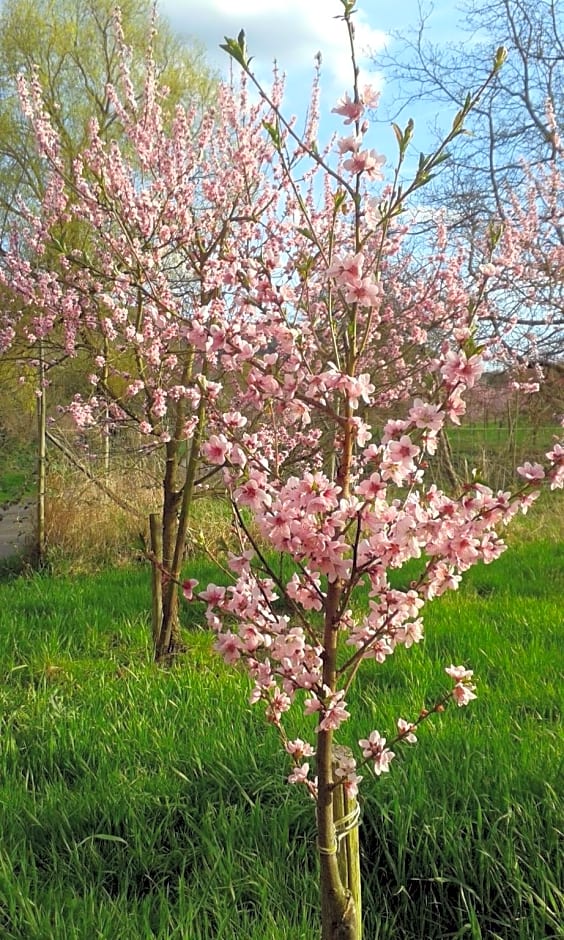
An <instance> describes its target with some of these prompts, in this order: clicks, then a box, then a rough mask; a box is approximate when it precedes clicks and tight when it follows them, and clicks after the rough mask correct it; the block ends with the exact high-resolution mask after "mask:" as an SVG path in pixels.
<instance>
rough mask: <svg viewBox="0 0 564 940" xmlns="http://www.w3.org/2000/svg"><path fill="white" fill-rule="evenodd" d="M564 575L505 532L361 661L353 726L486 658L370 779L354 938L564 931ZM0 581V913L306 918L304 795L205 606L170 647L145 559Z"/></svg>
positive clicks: (300, 726) (4, 925) (302, 926)
mask: <svg viewBox="0 0 564 940" xmlns="http://www.w3.org/2000/svg"><path fill="white" fill-rule="evenodd" d="M189 564H190V570H191V575H192V576H194V577H197V578H199V579H200V581H202V582H205V581H206V579H207V578H209V577H214V576H215V575H214V572H213V569H212V567H211V566H210V564H209V563H208V562H207V561H206V560H205V559H202V558H200V557H193V558H191V559H190V560H189ZM402 577H403V578H405V577H406V575H405V574H403V575H402V574H401V573H399V575H398V578H400V579H401V578H402ZM563 581H564V547H563V545H562V543H559V542H558V541H556V540H550V539H548V540H537V541H535V542H531V543H528V544H520V545H515V546H513V547H512V548H511V549H510V550H509V551H508V552H507V553H506V555H504V556H503V557H502V558H501V559H500V560H499V562H497V563H496V564H495V565H494V566H491V567H484V566H481V567H479V568H476V569H475V570H474V571H472V572H471V573H470V577H469V578H468V579H467V581H466V585H465V587H464V588H463V590H462V591H461V592H460V593H459V594H457V595H452V596H450V597H445V598H441V599H440V600H439V601H435V602H433V604H432V605H431V606H430V608H429V611H428V614H427V618H426V623H427V639H426V641H425V643H424V645H423V646H421V647H419V648H417V649H415V650H410V651H402V650H400V651H398V653H397V654H396V656H394V657H392V658H391V659H390V660H389V661H388V662H387V663H386V664H385V665H384V666H372V667H371V668H368V669H367V670H366V671H365V672H364V674H363V676H362V679H361V681H360V683H359V685H358V686H357V689H356V691H355V693H354V696H353V713H354V717H353V718H352V719H351V721H350V722H348V723H347V725H345V726H344V728H343V730H344V731H345V732H346V737H347V742H348V743H354V742H355V741H356V740H357V739H358V738H359V737H363V736H365V735H366V733H367V732H368V731H370V730H371V729H372V728H374V727H376V728H378V729H379V730H380V731H381V732H382V733H388V734H389V735H390V734H391V733H392V732H393V728H394V723H395V719H396V718H397V717H398V716H399V715H401V716H403V717H406V718H409V717H410V716H413V715H415V714H417V713H418V711H419V709H420V708H421V707H422V706H423V705H424V704H426V703H429V702H432V701H433V700H434V698H435V696H436V694H438V693H439V691H440V690H441V689H442V687H443V678H444V675H443V667H444V665H448V664H449V663H450V662H453V661H454V662H465V663H468V664H469V665H471V666H472V668H474V669H475V671H476V674H477V676H478V680H479V699H478V701H477V702H475V703H473V705H472V706H471V708H469V709H456V708H452V709H449V710H448V711H447V713H445V714H444V715H441V716H438V717H437V719H436V720H434V721H433V723H432V724H431V723H427V725H426V726H424V727H423V728H422V729H421V734H420V742H419V744H418V745H417V746H415V747H412V748H410V747H408V746H406V747H405V748H404V749H403V750H402V751H401V752H400V753H399V754H398V756H397V757H396V760H395V761H394V762H393V765H392V769H391V772H390V774H389V776H387V777H385V778H381V779H380V780H365V781H364V783H363V789H362V793H363V799H364V803H363V821H362V826H361V848H362V856H363V875H364V892H365V897H364V904H365V911H366V933H365V936H366V938H367V940H372V938H378V940H391V938H392V937H393V938H394V940H398V938H399V940H416V938H417V940H421V938H428V940H439V938H441V940H455V938H462V937H468V938H472V940H478V938H488V940H491V938H493V940H541V938H557V937H561V936H562V932H561V929H560V919H559V918H560V915H561V913H562V895H561V893H560V889H561V885H562V870H561V867H562V855H561V854H560V853H559V847H558V841H557V840H558V825H559V815H560V814H561V810H562V801H561V790H560V789H559V781H560V780H561V776H560V775H559V770H560V768H559V766H558V762H559V760H560V758H561V756H562V749H561V737H560V731H559V719H560V710H561V704H562V702H561V693H560V686H559V680H560V678H561V671H562V665H563V661H562V651H561V650H562V646H561V640H562V615H561V598H562V589H563V588H564V583H563ZM0 593H1V596H0V668H1V671H2V682H1V684H0V706H1V711H2V718H1V723H2V728H1V735H0V751H1V761H0V767H1V778H0V833H1V836H0V935H1V936H2V937H6V938H8V940H51V938H53V940H55V938H56V940H67V938H68V940H71V938H72V940H75V938H76V940H78V938H84V940H86V938H88V940H89V938H92V937H100V938H108V940H110V938H111V940H134V938H135V940H138V938H140V940H145V938H146V940H149V938H153V937H156V938H160V940H165V938H184V940H215V938H219V940H238V938H241V937H245V938H249V940H275V938H276V940H279V938H288V940H294V938H295V940H313V938H316V937H317V936H318V935H319V929H318V922H317V898H316V877H315V861H314V859H315V848H314V838H315V836H314V825H313V807H312V804H311V803H310V801H309V800H308V798H307V797H306V796H305V795H304V793H303V792H300V791H299V790H298V789H296V788H292V787H289V786H288V785H287V784H286V783H285V775H286V774H287V772H288V768H287V766H286V763H285V760H284V756H283V754H282V753H281V751H280V748H279V745H278V741H277V738H276V735H275V732H274V730H273V729H272V728H270V727H268V726H265V725H264V721H263V718H262V715H261V714H260V711H257V710H250V709H249V708H248V706H247V701H246V700H247V694H248V682H247V679H246V677H245V676H244V675H243V674H242V673H240V672H238V671H235V670H232V669H228V668H227V667H225V666H224V665H223V664H222V663H221V662H220V661H219V660H218V659H217V658H216V657H215V656H214V655H213V654H212V653H211V638H210V637H209V635H208V634H207V633H206V632H205V631H204V630H201V629H199V627H198V622H199V619H200V614H201V612H200V611H198V608H197V607H195V608H189V607H186V608H185V610H184V611H183V617H184V626H185V628H186V638H187V644H188V647H189V650H188V653H187V654H186V656H185V657H184V658H183V659H182V660H181V661H179V662H178V664H177V665H176V666H174V667H173V668H171V669H169V670H167V671H162V670H157V669H156V668H155V667H154V666H152V665H151V664H150V663H149V651H148V648H147V644H148V636H149V629H148V620H147V613H146V612H147V610H148V608H149V596H148V579H147V577H146V573H145V571H144V569H143V567H142V566H141V565H137V566H135V567H133V568H123V569H118V568H114V569H112V570H107V571H102V572H100V573H98V574H96V575H92V576H85V575H81V576H79V577H66V578H58V579H52V578H49V577H47V576H45V575H43V576H37V575H36V576H32V577H30V578H19V579H14V580H11V581H6V582H5V583H4V584H3V585H0ZM292 720H293V732H295V733H296V734H302V735H308V737H310V738H311V736H312V726H311V720H310V719H306V718H304V717H302V716H300V715H299V714H296V715H295V716H294V718H293V719H292ZM365 774H366V775H368V772H367V771H365Z"/></svg>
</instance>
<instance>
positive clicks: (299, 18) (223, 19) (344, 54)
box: [160, 0, 386, 95]
mask: <svg viewBox="0 0 564 940" xmlns="http://www.w3.org/2000/svg"><path fill="white" fill-rule="evenodd" d="M160 9H161V11H162V12H163V13H164V14H165V15H166V16H167V17H168V18H169V20H170V21H171V23H172V25H173V27H174V29H175V30H176V31H177V32H179V33H181V34H183V35H192V36H195V37H197V38H198V39H199V40H200V41H201V42H203V43H204V45H205V46H206V48H207V49H208V54H209V58H210V61H211V62H212V63H213V64H214V65H216V66H218V67H224V66H225V62H226V57H225V55H224V54H223V53H221V52H220V51H219V44H220V43H221V42H223V38H224V36H237V34H238V32H239V30H240V29H241V28H244V29H245V32H246V35H247V46H248V49H249V52H250V54H251V55H252V56H254V59H255V62H254V66H255V68H256V70H257V72H258V73H259V74H260V75H266V74H267V73H268V72H269V71H270V68H271V65H272V62H273V60H274V59H276V60H277V62H278V64H279V66H280V68H281V69H282V70H283V71H285V72H287V73H288V75H289V76H291V77H292V79H293V80H295V79H296V78H297V77H298V73H302V77H303V73H304V72H305V73H306V74H311V72H312V68H313V61H314V56H315V54H316V53H317V52H319V51H320V52H321V53H322V56H323V75H324V86H325V87H326V89H327V91H330V92H331V94H333V95H335V94H337V93H338V94H341V93H342V91H344V90H345V89H346V88H350V87H351V84H352V80H351V79H352V70H351V63H350V52H349V46H348V37H347V33H346V29H345V25H344V23H343V21H342V11H343V7H342V4H341V3H340V2H339V0H161V3H160ZM353 22H354V24H355V31H356V48H357V55H358V58H359V64H360V65H361V67H362V66H363V65H364V64H368V63H367V62H364V61H363V57H364V58H365V57H366V54H369V53H370V51H371V50H374V51H375V50H378V49H381V48H382V46H383V45H384V43H385V40H386V35H385V33H384V32H383V31H382V30H378V29H375V28H374V27H373V26H372V25H371V24H370V22H369V21H368V19H367V17H366V15H365V13H364V12H363V11H362V9H360V10H359V11H358V12H357V13H355V14H354V16H353ZM361 77H362V78H363V79H366V80H368V81H371V83H372V84H377V81H376V79H377V77H376V76H375V75H374V74H372V75H370V76H369V75H368V73H365V72H364V69H363V74H362V76H361ZM306 87H308V86H307V85H306Z"/></svg>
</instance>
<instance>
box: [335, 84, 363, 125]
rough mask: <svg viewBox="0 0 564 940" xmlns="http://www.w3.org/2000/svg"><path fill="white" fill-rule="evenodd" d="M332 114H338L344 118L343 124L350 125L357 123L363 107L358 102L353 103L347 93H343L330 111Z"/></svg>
mask: <svg viewBox="0 0 564 940" xmlns="http://www.w3.org/2000/svg"><path fill="white" fill-rule="evenodd" d="M331 113H332V114H340V115H341V116H342V117H344V118H346V120H345V124H352V123H353V122H354V121H358V119H359V118H360V117H362V115H363V113H364V105H363V104H361V102H360V101H353V100H352V99H351V97H350V95H349V93H348V92H345V94H344V95H343V97H342V98H340V99H339V101H338V102H337V105H336V107H334V108H332V109H331Z"/></svg>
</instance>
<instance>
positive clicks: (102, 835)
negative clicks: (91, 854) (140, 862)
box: [76, 832, 128, 849]
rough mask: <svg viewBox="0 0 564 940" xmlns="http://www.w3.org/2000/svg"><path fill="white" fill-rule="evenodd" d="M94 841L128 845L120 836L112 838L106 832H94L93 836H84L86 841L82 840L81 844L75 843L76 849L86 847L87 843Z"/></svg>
mask: <svg viewBox="0 0 564 940" xmlns="http://www.w3.org/2000/svg"><path fill="white" fill-rule="evenodd" d="M94 839H97V840H98V841H99V842H121V844H122V845H128V843H127V842H126V840H125V839H122V838H121V836H113V835H111V834H110V833H107V832H95V833H94V835H91V836H86V839H82V841H81V842H77V843H76V847H77V849H78V848H79V847H80V846H81V845H86V843H87V842H93V841H94Z"/></svg>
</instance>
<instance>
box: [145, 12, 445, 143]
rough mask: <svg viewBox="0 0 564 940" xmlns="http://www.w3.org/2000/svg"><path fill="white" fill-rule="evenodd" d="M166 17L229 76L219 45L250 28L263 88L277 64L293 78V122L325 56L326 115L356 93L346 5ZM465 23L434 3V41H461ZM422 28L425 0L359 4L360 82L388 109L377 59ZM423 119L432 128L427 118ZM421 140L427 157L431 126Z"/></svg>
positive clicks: (170, 14)
mask: <svg viewBox="0 0 564 940" xmlns="http://www.w3.org/2000/svg"><path fill="white" fill-rule="evenodd" d="M423 5H424V6H425V2H424V4H423ZM427 6H429V4H427ZM159 9H160V11H161V12H162V13H163V14H164V15H165V16H166V17H167V19H169V21H170V22H171V25H172V26H173V28H174V30H175V31H176V32H177V33H179V34H180V35H181V36H194V37H196V38H197V39H198V40H199V41H200V42H201V43H202V44H203V46H204V47H205V49H206V52H207V56H208V61H209V62H210V64H212V65H213V66H214V67H215V68H217V69H219V70H220V71H225V69H226V68H227V62H228V57H227V55H226V54H225V53H224V52H222V51H221V50H220V49H219V44H220V43H222V42H223V41H224V37H225V36H230V37H236V36H237V34H238V33H239V30H240V29H241V28H244V29H245V33H246V38H247V48H248V50H249V53H250V54H251V55H252V56H253V57H254V62H253V69H254V71H255V73H256V74H257V76H258V77H259V78H260V79H261V81H264V82H268V79H269V76H270V74H271V68H272V62H273V60H274V59H276V60H277V62H278V65H279V66H280V68H281V69H282V71H284V72H285V73H286V74H287V96H286V106H285V110H286V109H287V110H288V111H289V112H290V113H291V114H297V115H298V116H300V115H301V114H303V109H304V107H305V104H306V102H307V100H308V97H309V89H310V87H311V80H312V75H313V63H314V56H315V55H316V53H317V52H319V51H320V52H321V53H322V61H323V65H322V96H321V108H322V112H324V113H327V114H329V113H330V110H331V107H333V105H334V104H335V102H336V100H337V98H339V97H340V96H341V95H342V94H343V92H344V91H345V90H347V89H350V88H351V84H352V71H351V64H350V54H349V51H348V38H347V34H346V29H345V27H344V24H343V22H342V20H340V19H339V16H342V12H343V7H342V4H341V3H340V0H160V3H159ZM458 17H459V14H458V13H457V11H456V7H455V6H454V4H453V2H452V0H434V3H433V9H432V13H431V15H430V18H429V27H430V30H431V32H430V33H429V35H430V36H431V38H432V39H433V41H434V42H439V43H440V42H442V41H448V40H450V39H456V38H457V37H458V36H459V35H460V33H459V31H458V30H457V20H458ZM418 20H419V2H418V0H358V4H357V12H356V13H355V15H354V18H353V21H354V23H355V32H356V44H357V55H358V57H359V65H360V68H361V75H360V78H361V81H364V82H366V83H367V84H371V85H372V86H373V87H375V88H378V89H380V90H382V91H383V97H382V104H383V105H384V106H387V105H388V104H390V105H391V100H392V97H393V95H392V89H389V88H388V89H387V88H386V87H385V83H384V81H383V77H382V75H381V74H380V73H378V71H377V69H376V67H375V66H374V63H373V61H372V56H373V55H374V54H376V55H377V54H378V53H379V52H381V51H382V50H383V49H384V47H386V45H387V46H388V47H391V48H393V38H392V35H391V34H392V31H393V30H405V29H407V28H408V27H409V26H410V25H412V26H414V25H416V24H417V23H418ZM388 93H389V94H388ZM387 99H389V101H388V100H387ZM286 113H287V111H286ZM407 116H408V115H406V118H407ZM421 117H422V119H423V122H424V124H426V123H427V119H428V116H425V117H423V115H421ZM332 120H333V123H332V124H331V123H330V120H328V119H326V120H325V121H324V122H323V123H322V130H323V131H326V132H328V131H329V129H335V128H336V127H337V126H338V125H337V124H336V123H335V119H332ZM420 133H421V138H420V144H419V147H420V149H425V141H426V140H428V139H429V138H428V137H427V136H426V135H425V127H424V126H420ZM383 136H384V138H385V141H383V147H382V148H381V149H382V150H383V152H386V148H391V147H393V143H392V142H393V136H392V132H391V130H388V131H387V133H386V132H384V135H383ZM386 138H387V141H386Z"/></svg>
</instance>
